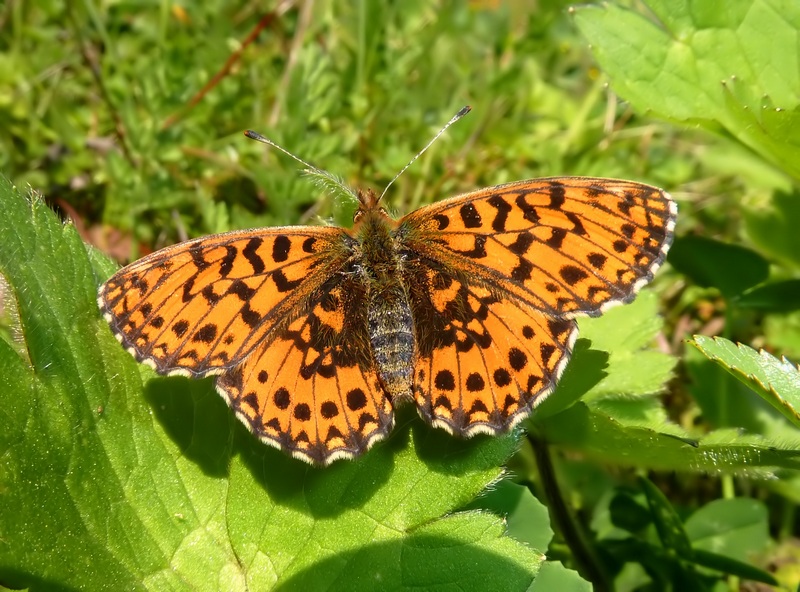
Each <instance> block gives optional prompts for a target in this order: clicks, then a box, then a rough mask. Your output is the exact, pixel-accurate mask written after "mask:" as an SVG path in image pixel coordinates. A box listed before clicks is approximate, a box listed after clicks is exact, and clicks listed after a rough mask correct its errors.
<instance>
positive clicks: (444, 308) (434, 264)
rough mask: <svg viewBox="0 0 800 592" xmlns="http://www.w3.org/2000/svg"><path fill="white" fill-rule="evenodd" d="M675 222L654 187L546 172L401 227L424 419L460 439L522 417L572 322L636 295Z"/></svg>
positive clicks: (553, 373) (421, 214) (557, 362)
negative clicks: (547, 175) (543, 176)
mask: <svg viewBox="0 0 800 592" xmlns="http://www.w3.org/2000/svg"><path fill="white" fill-rule="evenodd" d="M676 214H677V210H676V207H675V204H674V202H673V201H672V200H671V198H670V197H669V195H668V194H666V193H665V192H663V191H661V190H660V189H656V188H654V187H649V186H647V185H642V184H639V183H633V182H630V181H617V180H609V179H594V178H550V179H537V180H532V181H521V182H517V183H510V184H507V185H500V186H498V187H490V188H487V189H483V190H481V191H476V192H474V193H469V194H466V195H462V196H459V197H455V198H452V199H449V200H445V201H442V202H439V203H435V204H433V205H431V206H428V207H424V208H420V209H419V210H416V211H415V212H412V213H411V214H409V215H408V216H406V217H404V218H403V219H401V220H400V224H399V227H398V230H397V233H398V236H401V237H402V238H403V241H404V246H405V247H406V248H407V249H408V250H409V251H410V252H412V253H414V256H413V257H408V259H409V261H410V262H411V263H410V264H409V265H408V270H409V271H408V277H407V278H406V279H405V282H406V285H407V286H409V292H410V295H411V298H410V300H411V307H412V311H413V317H414V320H415V332H416V333H415V337H416V345H417V361H416V366H415V377H414V386H413V392H414V398H415V400H416V403H417V407H418V409H419V412H420V414H421V415H422V417H423V418H425V419H426V420H428V421H429V422H430V423H431V424H433V425H435V426H437V427H442V428H444V429H446V430H448V431H450V432H454V433H458V434H460V435H464V436H470V435H473V434H476V433H495V432H498V431H502V430H506V429H509V428H510V427H512V426H513V425H515V424H516V423H517V422H519V421H520V420H522V419H523V418H525V417H526V416H527V415H528V414H529V413H530V412H531V410H532V409H533V407H534V406H535V405H537V404H538V403H540V402H541V401H543V400H544V398H545V397H546V396H547V395H548V394H549V393H550V392H551V391H552V390H553V388H554V386H555V384H556V382H557V381H558V379H559V378H560V376H561V373H562V372H563V370H564V368H565V366H566V363H567V362H568V360H569V357H570V355H571V352H572V345H573V343H574V341H575V339H576V337H577V325H576V324H575V321H574V320H572V319H573V318H574V317H576V316H579V315H592V316H596V315H599V314H601V313H602V312H603V311H604V310H605V309H606V308H608V307H609V306H612V305H614V304H619V303H623V302H629V301H630V300H632V299H633V297H634V296H635V294H636V292H637V291H638V290H639V288H640V287H641V286H643V285H644V284H646V283H647V282H649V281H650V280H651V279H652V277H653V274H654V273H655V271H656V269H658V267H659V266H660V265H661V263H662V262H663V260H664V258H665V256H666V252H667V249H668V248H669V245H670V242H671V240H672V232H673V229H674V225H675V217H676Z"/></svg>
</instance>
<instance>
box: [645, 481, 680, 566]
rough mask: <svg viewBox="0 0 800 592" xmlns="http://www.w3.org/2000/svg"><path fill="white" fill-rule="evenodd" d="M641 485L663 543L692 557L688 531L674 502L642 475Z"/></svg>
mask: <svg viewBox="0 0 800 592" xmlns="http://www.w3.org/2000/svg"><path fill="white" fill-rule="evenodd" d="M639 485H640V486H641V488H642V491H644V494H645V497H646V498H647V504H648V505H649V506H650V513H651V515H652V516H653V523H654V524H655V526H656V530H657V531H658V536H659V538H660V539H661V544H662V545H663V546H664V548H665V549H668V550H670V551H672V552H673V553H675V554H676V555H677V556H678V557H682V558H684V559H688V558H690V557H691V555H692V545H691V543H690V542H689V537H688V536H687V534H686V531H685V530H684V529H683V522H681V519H680V516H678V513H677V512H676V511H675V509H674V508H673V507H672V504H670V503H669V500H667V498H666V497H665V496H664V494H663V493H661V490H660V489H658V487H656V486H655V485H653V483H652V482H651V481H650V480H649V479H645V478H644V477H640V478H639Z"/></svg>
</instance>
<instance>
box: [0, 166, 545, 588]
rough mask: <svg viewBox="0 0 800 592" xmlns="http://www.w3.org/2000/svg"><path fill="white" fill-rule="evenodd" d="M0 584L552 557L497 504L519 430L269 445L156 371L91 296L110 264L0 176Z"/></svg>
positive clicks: (245, 583)
mask: <svg viewBox="0 0 800 592" xmlns="http://www.w3.org/2000/svg"><path fill="white" fill-rule="evenodd" d="M0 209H2V211H3V216H2V217H0V271H2V273H3V275H4V276H5V278H6V280H7V281H8V287H9V290H10V291H11V294H12V296H13V298H14V300H15V302H16V306H17V307H18V313H19V317H18V318H19V325H20V326H19V331H18V335H19V340H18V341H16V342H11V341H8V340H4V339H0V368H2V371H0V409H2V410H3V423H4V426H3V430H1V431H0V541H2V545H0V580H2V581H3V582H4V583H5V584H7V585H12V586H16V587H25V586H27V587H29V588H30V589H32V590H37V589H38V590H43V589H48V590H49V589H57V588H69V589H78V588H80V589H90V590H103V589H109V590H111V589H113V590H120V589H124V590H147V589H150V590H165V589H171V590H183V589H185V590H189V589H191V590H217V589H226V590H244V589H251V590H253V589H258V590H264V589H269V588H271V587H275V586H285V587H286V588H292V589H297V588H296V586H300V587H301V589H304V590H314V589H324V590H358V589H365V590H371V589H375V587H376V586H377V587H380V588H384V589H404V588H415V589H419V588H420V587H440V588H441V589H445V588H448V587H458V588H460V589H476V590H478V589H480V590H484V589H487V586H489V587H494V589H497V590H524V589H526V588H527V587H528V586H529V585H530V583H531V581H532V580H533V578H534V575H535V574H536V572H537V569H538V565H539V564H540V562H541V561H542V556H541V554H539V553H537V552H535V551H533V550H532V549H529V548H528V547H526V546H524V545H522V544H520V543H518V542H516V541H515V540H513V539H511V538H508V537H506V536H504V534H503V531H504V526H503V523H502V521H501V519H500V518H498V517H496V516H494V515H492V514H488V513H484V512H477V511H473V512H467V513H456V514H450V515H449V516H447V517H446V518H440V517H441V516H443V515H445V514H448V513H451V512H453V511H454V510H456V509H457V508H459V507H462V506H463V505H464V504H465V503H467V502H468V501H469V500H470V499H472V498H474V497H475V496H476V495H477V494H478V493H479V492H480V491H481V490H482V489H484V488H485V487H486V485H487V484H489V483H492V482H493V481H495V480H496V479H498V478H499V477H500V476H501V473H502V471H501V468H500V466H501V464H502V463H503V462H504V461H505V459H506V458H507V457H508V456H509V455H510V454H511V452H513V450H514V449H515V447H516V438H515V437H513V436H509V437H503V438H485V437H484V438H476V439H474V440H470V441H462V440H457V439H454V438H451V437H449V436H448V435H447V434H445V433H444V432H442V431H440V430H433V429H431V428H429V427H427V426H425V425H423V423H422V422H421V421H420V420H418V419H416V416H415V414H414V413H413V410H411V409H408V408H407V409H405V410H401V411H402V412H401V413H400V414H399V417H398V427H397V428H396V429H395V432H394V435H393V437H392V438H390V439H389V440H388V441H387V442H385V443H383V444H381V445H378V446H376V447H375V448H374V449H373V450H372V451H370V452H369V453H367V454H366V455H365V456H364V457H363V458H362V459H360V460H359V461H356V462H339V463H336V464H334V465H333V466H332V467H329V468H327V469H315V468H311V467H309V466H307V465H305V464H303V463H301V462H299V461H296V460H293V459H291V458H288V457H286V456H285V455H283V454H281V453H280V452H278V451H276V450H274V449H272V448H268V447H266V446H264V445H263V444H261V443H260V442H258V441H257V440H256V439H255V438H253V437H252V436H251V435H250V434H249V432H247V431H246V430H245V429H244V427H243V426H242V425H240V424H239V422H238V421H236V420H235V419H234V418H233V414H232V413H231V412H230V411H229V410H228V409H227V407H226V406H225V404H224V402H223V401H222V400H221V398H220V397H219V396H217V395H216V393H215V392H214V391H213V389H212V388H211V384H210V382H209V381H190V380H187V379H183V378H161V377H155V376H154V375H153V374H152V372H151V371H150V370H149V369H147V368H146V367H144V366H140V365H138V364H136V362H135V361H134V360H133V358H132V357H131V356H129V355H128V354H127V353H126V352H124V351H123V349H122V348H121V347H120V346H119V344H117V343H116V341H115V340H114V338H113V337H112V335H111V332H110V331H109V330H108V327H107V326H106V325H105V322H104V321H102V319H101V317H100V314H99V312H98V310H97V307H96V304H95V290H96V287H97V285H98V283H99V282H100V281H101V280H102V278H104V277H106V276H107V275H108V273H109V272H110V268H109V265H108V264H107V263H106V262H105V261H104V260H103V259H102V258H100V257H97V256H96V254H95V253H93V252H91V251H90V254H89V255H87V250H86V247H85V245H83V244H82V243H81V241H80V239H79V237H78V234H77V232H75V230H74V229H73V228H72V227H71V226H69V225H62V224H61V223H60V222H59V221H58V220H57V219H56V217H55V216H54V215H53V214H52V213H51V212H50V211H49V210H48V209H47V208H46V207H45V206H44V205H43V204H42V203H41V202H40V201H39V200H38V199H36V198H32V199H31V198H26V197H24V196H21V195H19V194H18V192H17V191H15V190H13V189H12V187H11V186H10V185H9V184H8V182H6V181H4V180H0Z"/></svg>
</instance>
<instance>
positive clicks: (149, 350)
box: [98, 227, 352, 376]
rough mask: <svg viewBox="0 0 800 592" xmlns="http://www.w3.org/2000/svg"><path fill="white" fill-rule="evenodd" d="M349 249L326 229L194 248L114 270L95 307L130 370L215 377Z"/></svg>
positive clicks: (214, 241) (267, 232) (223, 239)
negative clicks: (127, 355)
mask: <svg viewBox="0 0 800 592" xmlns="http://www.w3.org/2000/svg"><path fill="white" fill-rule="evenodd" d="M348 240H352V239H350V238H349V237H347V235H346V234H345V233H344V231H343V230H342V229H338V228H324V227H320V228H316V227H307V228H303V227H295V228H270V229H261V230H255V231H237V232H229V233H225V234H220V235H216V236H212V237H204V238H200V239H197V240H193V241H189V242H185V243H181V244H178V245H175V246H173V247H168V248H166V249H162V250H160V251H157V252H155V253H153V254H152V255H149V256H147V257H144V258H143V259H140V260H139V261H136V262H135V263H132V264H131V265H129V266H127V267H125V268H124V269H122V270H120V271H119V272H118V273H117V274H115V275H114V276H113V277H112V278H111V279H109V280H108V281H107V282H106V283H105V284H103V285H102V286H101V288H100V291H99V295H98V304H99V306H100V309H101V311H102V312H103V314H104V315H105V317H106V320H107V321H108V323H109V324H110V325H111V330H112V331H113V332H114V334H115V336H116V337H117V339H118V340H119V341H120V342H121V343H122V344H123V345H124V346H125V347H126V348H127V349H128V350H129V351H130V352H131V353H132V354H133V355H134V356H135V357H136V359H137V360H139V361H141V362H145V363H148V364H149V365H151V366H153V367H154V368H155V369H156V370H157V371H158V372H160V373H162V374H173V373H176V374H185V375H189V376H205V375H207V374H219V373H221V372H223V371H224V370H225V369H226V368H231V367H233V366H235V365H237V364H238V363H240V362H241V361H242V360H243V359H244V358H245V357H246V356H247V355H248V354H249V353H250V352H251V351H252V350H253V348H254V347H255V346H256V345H257V344H258V343H259V342H261V341H262V340H263V338H264V336H265V335H267V334H268V333H269V332H270V331H272V330H273V329H274V328H275V327H276V325H278V324H279V323H281V322H283V321H284V320H285V319H286V317H287V315H291V314H292V313H293V312H296V310H297V309H298V306H299V304H300V303H302V302H303V300H304V298H306V297H307V295H308V294H309V293H311V292H312V291H313V290H314V289H315V288H318V287H319V286H320V285H321V284H322V283H323V282H324V281H325V280H327V279H328V278H329V277H330V276H331V275H332V274H333V273H335V271H336V270H337V269H339V268H341V267H342V265H343V264H344V261H345V260H346V258H347V256H348V252H347V241H348Z"/></svg>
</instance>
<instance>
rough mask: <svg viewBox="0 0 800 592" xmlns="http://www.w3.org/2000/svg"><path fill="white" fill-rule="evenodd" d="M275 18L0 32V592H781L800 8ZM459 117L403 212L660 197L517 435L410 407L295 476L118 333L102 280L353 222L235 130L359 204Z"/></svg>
mask: <svg viewBox="0 0 800 592" xmlns="http://www.w3.org/2000/svg"><path fill="white" fill-rule="evenodd" d="M273 4H275V6H274V8H273V9H272V11H268V12H257V10H258V9H257V7H258V6H259V5H258V3H247V2H236V1H234V0H215V1H213V2H207V3H194V4H192V3H190V4H188V5H185V6H184V5H180V4H170V3H166V2H163V3H150V4H144V5H142V4H132V3H115V2H94V3H92V2H84V3H73V2H66V3H60V2H36V3H33V2H9V3H6V4H5V5H2V6H0V126H1V127H2V130H3V132H4V133H3V134H2V135H1V136H0V172H2V174H3V176H4V177H5V178H7V179H9V180H10V182H9V181H5V180H0V204H2V205H1V208H0V211H2V213H3V214H2V216H0V273H2V278H3V279H2V280H0V293H2V295H3V299H2V302H3V308H2V312H0V336H1V337H2V338H0V409H2V417H3V424H4V429H3V430H0V586H5V587H6V588H10V589H22V588H27V589H30V590H54V589H55V590H72V589H91V590H100V589H137V590H138V589H153V590H164V589H181V590H182V589H193V590H194V589H197V590H205V589H208V590H216V589H225V590H238V589H251V590H262V589H270V588H282V589H288V590H294V589H303V590H371V589H405V588H415V589H437V590H445V589H464V590H468V589H476V590H489V589H496V590H526V589H529V590H553V589H558V590H568V589H570V590H571V589H575V590H578V589H581V590H583V589H589V587H590V586H592V585H593V586H594V588H595V589H597V590H611V589H615V590H645V589H647V590H655V589H665V590H667V589H692V590H710V589H715V590H719V589H725V588H727V589H737V588H738V587H739V586H740V585H742V586H744V585H745V582H747V581H748V580H752V581H754V582H763V583H771V584H773V585H778V586H780V587H781V589H787V590H788V589H796V588H797V586H798V583H800V579H799V578H798V576H797V573H798V572H797V568H796V564H797V560H798V557H797V550H796V545H794V544H793V543H794V537H795V536H796V532H797V526H796V520H797V517H796V503H797V502H798V501H799V500H800V479H799V478H798V475H800V473H798V470H797V469H798V468H800V462H799V461H798V453H799V452H800V435H799V432H798V426H800V413H799V412H798V410H799V409H800V373H799V372H798V368H797V366H796V362H797V361H798V360H800V279H799V278H800V239H799V238H798V237H799V236H800V233H798V232H797V231H796V228H798V227H800V190H799V189H798V187H799V186H800V185H799V183H800V165H799V164H798V163H800V68H798V63H800V46H798V44H797V41H796V40H797V38H798V35H800V6H799V5H798V4H797V3H795V2H792V1H791V0H733V1H731V2H727V3H726V4H725V9H724V10H720V8H719V3H717V2H713V1H711V0H697V1H696V2H693V3H672V2H668V1H667V0H647V1H646V2H642V3H636V4H631V3H625V4H624V5H623V4H620V3H618V2H614V3H610V4H603V5H602V6H600V5H596V6H586V7H580V8H576V9H575V10H574V11H570V10H568V4H567V3H566V2H561V1H560V0H545V1H542V2H537V3H527V2H522V1H515V0H507V1H483V2H470V3H466V2H454V1H446V0H442V1H434V0H427V1H426V0H411V1H408V2H402V3H400V2H390V1H387V0H372V1H367V0H361V1H360V2H352V3H335V2H332V1H329V0H316V1H313V0H307V1H305V2H300V1H297V2H293V1H291V0H287V1H285V2H279V3H273ZM467 103H468V104H470V105H471V106H472V107H473V112H472V113H471V114H470V115H469V116H468V117H466V118H464V119H463V120H462V121H460V122H459V123H458V124H457V125H455V126H453V127H452V128H450V129H449V130H448V132H447V133H446V134H445V135H444V136H443V137H442V138H440V139H439V141H438V142H437V143H436V144H435V146H434V147H433V148H432V149H431V150H429V151H428V152H426V153H425V155H423V156H422V157H421V159H420V160H419V161H418V162H417V163H415V164H414V166H412V167H411V168H410V169H409V170H408V171H406V172H405V173H404V175H403V176H402V177H400V178H399V179H398V180H397V182H396V183H395V184H394V185H393V186H392V188H391V190H390V191H389V193H388V194H387V196H386V201H387V205H388V206H389V207H390V208H392V209H393V210H395V211H397V212H400V213H405V212H409V211H411V210H413V209H414V208H416V207H418V206H420V205H423V204H426V203H430V202H433V201H435V200H437V199H440V198H443V197H446V196H449V195H454V194H457V193H459V192H462V191H468V190H471V189H475V188H477V187H482V186H486V185H492V184H497V183H501V182H505V181H511V180H516V179H524V178H530V177H537V176H551V175H595V176H606V177H620V178H628V179H633V180H637V181H642V182H647V183H650V184H653V185H657V186H659V187H663V188H665V189H667V190H668V191H670V192H671V193H672V194H673V196H674V197H675V198H676V199H677V201H678V203H679V209H680V212H679V220H678V227H677V236H678V238H677V239H676V241H675V244H674V246H673V249H672V251H671V253H670V258H669V261H668V265H666V266H665V268H663V269H662V270H661V271H660V272H659V275H658V277H657V278H656V280H655V281H654V282H653V285H652V286H651V287H649V288H647V289H646V290H644V291H643V292H642V293H641V294H640V296H639V297H638V298H637V300H636V301H635V302H634V303H633V304H631V305H628V306H626V307H618V308H615V309H612V310H611V311H609V312H608V313H607V314H606V315H604V316H602V317H600V318H597V319H588V320H585V321H583V320H582V321H581V323H580V327H581V338H580V339H579V340H578V342H577V344H576V351H575V355H574V359H573V361H572V362H571V363H570V365H569V367H568V369H567V372H566V374H565V376H564V377H563V379H562V381H561V383H560V384H559V388H558V389H557V391H556V392H555V393H554V394H553V395H551V397H550V398H549V399H548V400H547V401H546V402H545V403H544V404H543V405H542V406H541V407H540V408H539V409H538V411H537V412H536V413H535V414H534V416H533V417H532V418H531V419H530V420H529V421H527V422H526V424H525V425H524V426H523V427H524V428H525V429H520V430H517V431H515V432H514V433H512V434H510V435H507V436H504V437H498V438H488V437H478V438H475V439H473V440H469V441H460V440H457V439H454V438H451V437H449V436H447V435H446V434H444V433H443V432H441V431H440V430H434V429H431V428H429V427H427V426H426V425H424V424H423V423H422V422H421V420H419V418H417V417H416V415H415V413H414V411H413V409H411V408H409V407H406V408H405V409H404V410H402V412H401V413H400V415H399V417H398V425H397V427H396V428H395V430H394V433H393V436H392V437H391V438H390V439H389V440H388V441H387V442H385V443H382V444H380V445H378V446H376V447H375V448H374V449H373V450H371V451H370V452H369V453H368V454H366V455H365V456H364V457H363V458H362V459H359V460H358V461H355V462H339V463H335V464H334V465H333V466H331V467H329V468H326V469H315V468H311V467H309V466H307V465H305V464H303V463H300V462H298V461H296V460H292V459H290V458H287V457H285V456H284V455H282V454H281V453H280V452H278V451H276V450H273V449H271V448H267V447H266V446H263V445H262V444H261V443H259V442H258V441H257V440H256V439H255V438H253V437H252V436H251V435H250V434H249V433H248V432H247V431H246V430H245V429H244V427H243V426H242V425H240V424H239V422H238V421H236V419H235V418H234V416H233V414H231V413H230V411H229V410H228V408H227V407H226V405H225V403H224V401H222V399H221V398H220V397H219V396H217V395H216V393H215V392H214V390H213V386H212V382H211V381H208V380H204V381H190V380H187V379H183V378H178V377H171V378H163V377H157V376H156V375H155V374H154V373H153V372H152V371H151V370H150V369H149V368H147V367H145V366H142V365H139V364H137V363H136V362H135V360H134V359H133V358H132V357H131V356H129V355H128V354H127V353H125V352H124V351H123V349H122V348H121V347H119V345H118V344H117V343H116V342H115V341H114V339H113V337H112V335H111V333H110V332H109V330H108V327H107V325H106V324H105V322H104V321H103V319H102V318H101V317H100V314H99V312H98V310H97V306H96V303H95V293H96V289H97V286H98V285H99V284H100V283H101V282H102V281H104V280H105V279H106V278H107V277H108V276H109V275H110V274H111V273H112V272H113V269H114V268H115V264H114V263H112V259H110V258H109V257H108V255H110V256H111V257H112V258H113V259H116V260H117V261H119V262H128V261H130V260H133V259H135V258H137V257H138V256H140V255H142V254H145V253H147V252H150V251H151V250H153V249H155V248H159V247H162V246H165V245H167V244H171V243H173V242H176V241H178V240H182V239H185V238H188V237H195V236H201V235H204V234H209V233H216V232H221V231H225V230H229V229H234V228H248V227H258V226H273V225H283V224H296V223H322V222H324V221H333V222H336V223H339V224H345V225H347V224H348V223H349V221H350V220H351V219H352V213H353V210H354V208H355V204H353V203H350V202H349V201H347V200H344V199H342V198H341V196H330V195H326V194H324V192H321V191H320V190H319V189H318V188H317V187H315V186H314V185H313V184H309V182H308V180H306V179H304V178H303V177H302V176H301V175H299V174H298V170H297V169H298V167H297V164H296V163H295V162H294V161H292V160H290V159H288V158H287V157H285V156H284V155H281V154H280V153H278V152H277V151H275V150H270V149H266V148H265V146H263V145H262V144H258V143H256V142H252V141H249V140H247V139H246V138H245V137H244V136H243V135H242V132H243V130H245V129H247V128H253V129H256V130H257V131H259V132H261V133H264V134H265V135H266V136H268V137H270V138H271V139H273V140H274V141H276V142H278V143H279V144H281V145H282V146H285V147H286V148H287V149H289V150H291V151H292V152H294V153H295V154H298V155H299V156H300V157H302V158H303V159H305V160H307V161H309V162H311V163H313V164H315V165H316V166H319V167H321V168H325V169H327V170H330V171H333V172H334V173H336V174H337V175H341V176H342V178H343V179H344V180H345V181H347V182H348V183H350V184H351V185H354V186H366V187H372V188H375V189H382V188H383V187H384V186H385V185H386V183H387V182H388V181H389V180H390V179H391V178H392V177H393V176H394V175H395V174H396V172H397V171H399V170H400V169H401V168H402V167H403V166H404V165H405V164H406V162H407V161H408V160H409V158H410V157H411V156H413V154H415V153H416V152H417V151H418V150H419V149H420V148H421V147H422V146H423V145H424V144H425V143H426V142H427V141H428V140H429V138H430V137H431V136H432V134H433V133H435V131H436V130H437V129H438V128H439V127H441V125H442V124H443V123H444V122H446V121H447V120H448V119H449V118H450V116H451V115H452V114H453V113H455V112H456V111H457V110H458V109H459V108H460V107H462V106H463V105H464V104H467ZM12 183H13V186H12ZM28 187H30V188H32V189H33V190H35V195H34V192H32V191H31V190H30V189H29V188H28ZM53 210H55V212H56V213H57V215H58V216H60V217H61V218H62V220H67V219H68V220H70V221H71V222H72V223H71V224H62V222H61V221H59V219H58V218H57V216H56V215H54V214H53ZM784 356H785V357H784ZM790 360H791V361H790ZM751 584H752V582H747V585H751Z"/></svg>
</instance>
